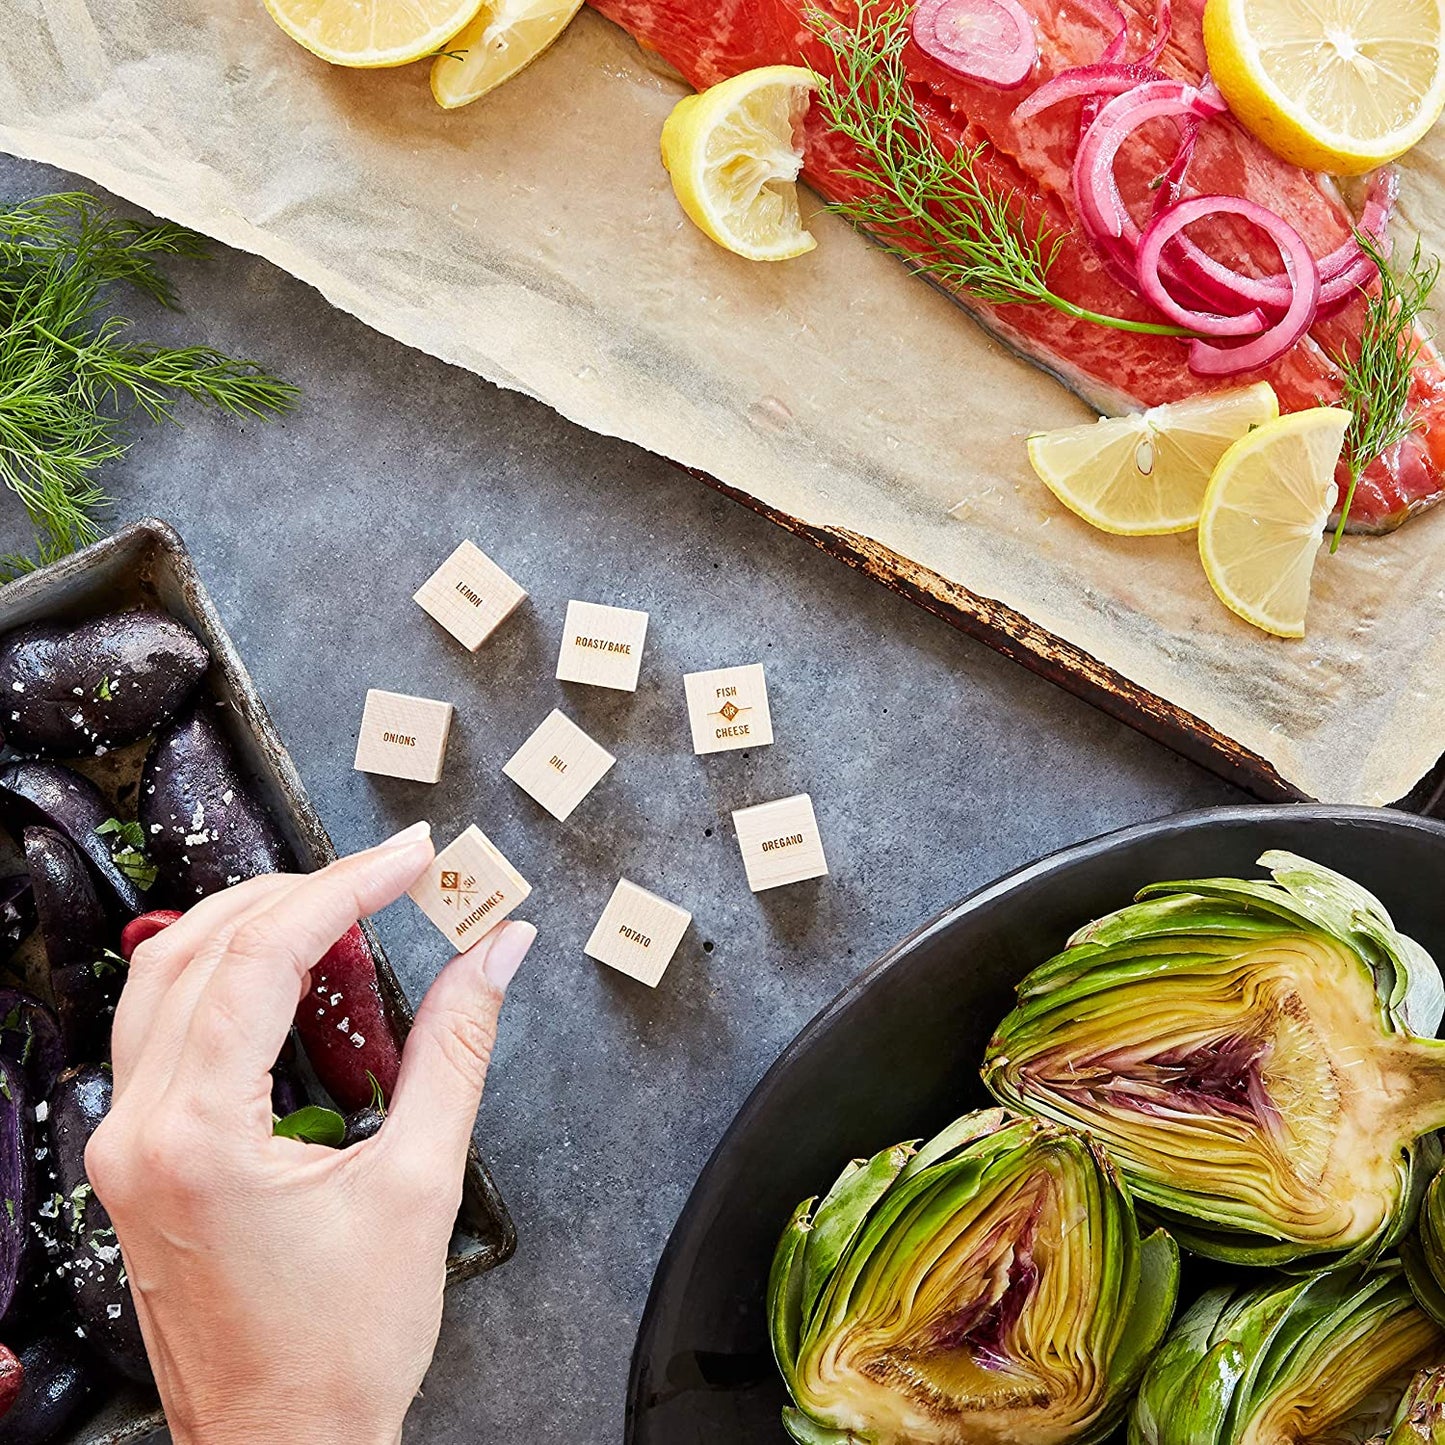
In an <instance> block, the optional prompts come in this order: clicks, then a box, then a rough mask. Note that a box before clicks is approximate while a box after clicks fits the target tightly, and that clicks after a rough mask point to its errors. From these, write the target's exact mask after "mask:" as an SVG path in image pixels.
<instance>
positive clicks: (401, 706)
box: [352, 687, 456, 783]
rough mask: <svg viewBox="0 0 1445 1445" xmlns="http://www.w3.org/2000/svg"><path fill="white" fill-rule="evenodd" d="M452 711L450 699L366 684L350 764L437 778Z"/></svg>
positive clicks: (391, 774) (414, 777) (393, 774)
mask: <svg viewBox="0 0 1445 1445" xmlns="http://www.w3.org/2000/svg"><path fill="white" fill-rule="evenodd" d="M455 712H456V709H455V708H454V707H453V706H452V705H451V703H449V702H437V701H435V700H434V699H432V698H429V697H410V696H408V695H407V694H406V693H404V692H383V691H382V689H381V688H379V687H373V688H371V689H370V690H369V691H368V692H367V694H366V707H365V708H364V709H363V710H362V714H361V731H360V733H359V734H358V736H357V739H356V761H355V762H354V763H353V764H352V766H353V767H354V768H355V769H356V771H357V772H359V773H380V774H382V775H383V776H385V777H388V778H408V779H410V780H411V781H412V782H415V783H435V782H437V781H438V780H439V779H440V778H441V775H442V765H443V764H444V763H445V762H446V756H447V739H448V738H449V737H450V736H451V731H452V718H453V716H454V715H455Z"/></svg>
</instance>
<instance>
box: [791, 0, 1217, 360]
mask: <svg viewBox="0 0 1445 1445" xmlns="http://www.w3.org/2000/svg"><path fill="white" fill-rule="evenodd" d="M804 19H805V21H806V22H807V24H808V26H809V28H810V29H811V30H812V31H813V33H814V34H815V35H817V37H818V38H819V40H821V41H822V42H823V44H824V45H825V46H826V47H827V49H828V51H829V52H830V53H831V55H832V57H833V61H834V68H835V71H836V74H834V75H824V74H821V73H817V72H815V76H816V79H817V83H818V91H817V96H818V104H819V106H820V107H821V110H822V113H823V116H824V118H825V119H826V120H827V123H828V127H829V129H830V130H832V131H834V132H835V133H836V134H838V135H840V136H842V137H843V138H844V139H846V140H848V141H850V142H851V143H852V144H853V145H854V146H855V147H856V148H857V150H858V153H859V154H860V155H861V156H862V157H863V158H864V162H865V164H863V165H861V166H859V167H856V168H853V169H849V170H845V171H844V172H843V174H844V176H845V177H846V178H847V179H849V180H852V181H855V182H857V183H858V186H859V187H860V194H859V195H858V196H857V197H854V198H852V199H849V200H845V201H837V202H833V203H831V204H830V205H829V209H830V210H831V211H833V212H834V213H835V214H837V215H840V216H842V217H843V218H844V219H845V220H847V221H849V222H850V223H851V224H852V225H854V226H856V227H857V228H858V229H859V230H861V231H863V232H865V233H866V234H867V235H868V236H870V237H871V238H872V239H873V240H875V241H876V242H877V243H878V244H879V245H880V246H882V247H883V248H884V249H885V250H886V251H888V252H889V253H890V254H892V255H894V256H897V257H899V258H900V259H901V260H903V261H904V262H906V263H907V264H908V266H909V267H910V268H911V269H912V270H913V271H914V272H915V273H917V274H919V275H922V276H924V277H925V278H926V279H928V280H930V281H933V282H935V283H937V284H938V285H939V286H941V287H943V288H944V289H945V290H948V291H955V292H963V293H966V294H967V295H969V296H973V297H975V298H977V299H978V300H980V301H984V302H987V303H989V304H990V305H1024V306H1034V305H1039V306H1051V307H1053V308H1054V310H1056V311H1060V312H1062V313H1063V314H1064V315H1066V316H1072V317H1074V318H1076V319H1079V320H1083V321H1090V322H1093V323H1095V324H1096V325H1099V326H1107V327H1113V328H1115V329H1116V330H1121V331H1135V332H1144V333H1146V334H1149V335H1156V336H1190V335H1192V334H1193V333H1191V332H1189V331H1186V330H1185V329H1183V328H1182V327H1178V326H1171V325H1168V324H1166V323H1163V322H1152V321H1131V320H1128V319H1127V318H1125V317H1122V316H1106V315H1103V314H1101V313H1100V312H1097V311H1090V310H1088V309H1086V308H1085V307H1082V306H1079V305H1077V304H1075V303H1074V302H1072V301H1069V300H1067V299H1066V298H1065V297H1063V296H1060V295H1059V294H1058V293H1057V292H1055V291H1054V290H1053V288H1052V287H1051V286H1050V284H1049V273H1050V271H1051V270H1052V268H1053V264H1054V261H1055V260H1056V259H1057V257H1058V253H1059V248H1060V246H1061V245H1062V244H1063V238H1062V237H1061V236H1057V235H1052V234H1050V232H1049V231H1048V229H1047V228H1046V227H1045V226H1044V225H1043V223H1042V222H1041V223H1040V224H1039V225H1038V226H1037V227H1036V228H1030V227H1029V226H1028V225H1027V223H1026V222H1025V220H1024V217H1023V215H1022V212H1021V208H1020V207H1019V206H1018V205H1017V204H1016V202H1015V201H1014V200H1013V198H1012V197H1010V196H1008V195H1002V194H999V193H998V192H996V191H994V190H992V189H991V188H990V187H989V186H988V184H987V183H986V182H985V181H984V180H983V179H982V178H981V177H980V175H979V162H980V161H981V159H982V158H983V155H984V153H985V148H984V147H983V146H979V147H977V148H975V149H969V148H966V147H960V148H959V149H958V150H956V151H954V152H953V153H951V154H950V153H948V152H946V151H944V150H942V149H941V148H940V147H939V146H938V145H937V144H936V142H935V141H934V139H933V136H932V134H931V132H930V131H929V127H928V121H927V119H926V117H925V116H924V115H923V113H922V112H921V111H920V110H919V108H918V101H917V99H916V97H915V95H914V92H913V88H912V86H911V85H910V84H909V82H908V77H907V75H906V73H905V71H904V66H903V50H904V47H905V46H906V45H907V43H908V11H907V10H906V9H902V10H900V9H896V8H891V7H888V6H886V5H883V4H881V3H880V0H862V3H861V4H860V5H859V7H858V17H857V20H856V22H855V23H854V24H853V25H852V26H847V25H844V24H843V23H842V22H840V21H839V20H837V19H836V18H835V17H833V16H831V15H827V14H825V13H824V12H822V11H820V10H817V9H809V10H807V11H806V12H805V14H804Z"/></svg>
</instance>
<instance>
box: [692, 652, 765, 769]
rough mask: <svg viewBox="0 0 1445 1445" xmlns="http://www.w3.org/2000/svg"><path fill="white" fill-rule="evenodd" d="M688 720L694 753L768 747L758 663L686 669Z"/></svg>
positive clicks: (762, 678) (760, 664)
mask: <svg viewBox="0 0 1445 1445" xmlns="http://www.w3.org/2000/svg"><path fill="white" fill-rule="evenodd" d="M682 685H683V687H684V688H685V689H686V692H687V720H688V722H689V723H690V724H691V726H692V750H693V752H695V753H725V752H729V751H730V750H731V749H733V748H762V747H767V746H768V744H769V743H771V742H772V740H773V715H772V713H771V712H770V711H769V710H768V684H767V679H766V678H764V676H763V665H762V663H760V662H753V663H749V664H748V665H747V666H746V667H715V668H713V669H712V670H711V671H709V672H689V673H687V674H686V675H685V676H684V677H683V679H682Z"/></svg>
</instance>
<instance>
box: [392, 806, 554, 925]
mask: <svg viewBox="0 0 1445 1445" xmlns="http://www.w3.org/2000/svg"><path fill="white" fill-rule="evenodd" d="M531 891H532V885H531V884H530V883H528V882H527V880H526V879H525V878H523V877H522V875H521V874H520V873H518V872H517V870H516V869H515V868H513V867H512V865H511V864H510V863H508V862H507V860H506V859H505V858H504V857H503V856H502V854H501V851H500V850H499V849H498V848H497V845H496V844H495V843H493V842H492V840H491V839H490V838H488V837H487V835H486V834H485V833H483V832H482V830H481V829H480V828H478V827H476V826H475V825H473V826H472V827H470V828H468V829H467V831H466V832H465V833H463V834H462V835H461V837H459V838H457V839H456V840H455V841H454V842H451V843H449V844H447V846H446V847H445V848H443V849H442V851H441V852H440V853H438V854H437V855H436V857H435V858H434V859H432V863H431V867H429V868H428V869H427V871H426V872H425V873H424V874H423V875H422V876H421V878H420V880H418V882H417V883H416V884H415V886H414V887H412V888H411V889H410V890H409V892H410V896H411V899H412V901H413V902H414V903H415V904H416V906H417V907H418V908H420V909H421V911H422V912H423V913H425V914H426V916H427V917H428V918H429V919H431V921H432V922H433V923H434V924H436V926H437V928H439V929H440V930H441V932H442V933H443V934H444V935H445V936H446V937H447V939H448V940H449V941H450V942H451V944H452V946H453V947H454V948H455V949H456V950H457V952H458V953H465V952H466V951H467V949H469V948H470V947H471V946H472V945H473V944H474V943H476V942H477V940H478V939H480V938H481V937H482V936H483V934H485V933H487V932H489V931H490V930H491V929H492V928H495V927H496V925H497V924H499V923H500V922H501V921H502V920H503V919H504V918H505V917H506V916H507V915H508V914H509V913H510V912H511V911H512V910H513V909H514V908H516V907H517V905H518V904H520V903H521V902H522V901H523V900H524V899H525V898H526V897H527V895H528V894H529V893H531Z"/></svg>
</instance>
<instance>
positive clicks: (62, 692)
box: [0, 608, 211, 757]
mask: <svg viewBox="0 0 1445 1445" xmlns="http://www.w3.org/2000/svg"><path fill="white" fill-rule="evenodd" d="M210 662H211V655H210V653H208V652H207V651H206V649H205V647H204V646H202V644H201V642H200V639H199V638H197V637H196V635H195V634H194V633H193V632H192V631H191V630H190V629H189V628H188V627H184V626H182V625H181V623H179V622H177V621H176V620H175V618H173V617H170V616H168V615H167V614H166V613H164V612H158V611H155V610H154V609H150V608H141V609H138V610H136V611H134V612H113V613H109V614H107V615H106V616H104V617H93V618H90V619H89V620H88V621H85V622H80V623H56V622H33V623H31V624H30V625H29V626H26V627H20V628H17V629H16V630H15V631H14V632H10V633H7V634H6V635H5V636H4V637H0V699H3V706H0V732H3V733H4V737H5V741H6V742H7V743H8V744H9V745H10V746H11V747H12V748H15V749H16V750H17V751H18V752H22V753H51V754H54V755H56V756H60V757H80V756H81V755H83V754H87V753H98V752H103V751H108V750H109V749H111V748H116V747H123V746H125V744H127V743H134V742H139V741H140V739H141V738H143V737H146V736H148V735H149V734H150V733H153V732H154V731H155V730H156V729H157V728H158V727H160V726H161V725H162V724H163V723H164V722H166V721H167V720H168V719H169V718H172V717H174V716H175V714H176V712H177V711H178V710H179V709H180V708H181V707H182V706H183V705H184V703H185V701H186V699H187V698H188V697H190V695H191V694H192V693H193V692H194V691H195V689H196V686H197V684H198V683H199V682H200V680H201V678H202V677H204V676H205V672H206V668H207V667H209V666H210Z"/></svg>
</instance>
